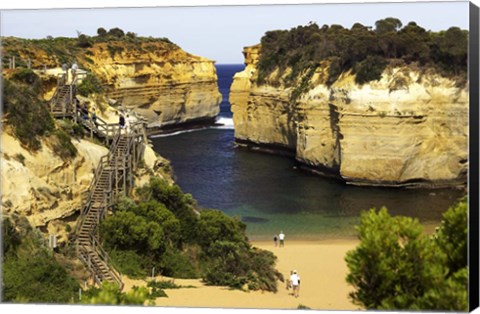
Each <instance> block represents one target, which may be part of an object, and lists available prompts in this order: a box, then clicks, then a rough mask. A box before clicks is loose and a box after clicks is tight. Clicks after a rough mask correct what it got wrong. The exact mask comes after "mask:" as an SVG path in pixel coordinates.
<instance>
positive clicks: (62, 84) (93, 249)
mask: <svg viewBox="0 0 480 314" xmlns="http://www.w3.org/2000/svg"><path fill="white" fill-rule="evenodd" d="M77 79H78V77H74V78H73V80H72V81H71V82H70V84H68V83H69V82H68V77H67V76H66V75H65V74H60V75H59V76H58V81H57V90H56V91H55V93H54V96H53V97H52V100H51V101H50V106H51V107H50V108H51V110H52V113H54V112H57V113H61V115H60V116H61V117H63V118H65V117H67V116H69V117H72V118H74V119H75V121H76V122H80V123H81V124H82V125H84V126H85V127H86V128H87V129H89V130H90V133H91V135H92V136H93V133H95V134H96V135H97V136H99V137H103V138H104V140H105V143H106V144H110V147H109V151H108V154H107V155H105V156H103V157H101V158H100V161H99V164H98V166H97V168H96V169H95V171H94V174H93V179H92V181H91V183H90V185H89V187H88V190H87V194H86V197H85V200H84V202H83V204H82V205H83V206H82V210H81V213H80V218H79V222H78V223H77V226H76V230H75V234H76V235H77V236H80V237H79V238H78V239H77V253H78V257H79V258H80V260H82V262H83V263H84V264H85V265H86V266H87V268H88V270H89V271H90V272H91V273H92V276H93V279H94V281H95V283H97V284H99V285H101V283H102V281H103V280H112V279H113V280H114V281H115V282H117V283H118V284H119V287H120V289H122V288H123V283H122V280H121V274H120V273H119V272H118V271H116V270H115V269H114V268H113V267H112V266H110V264H111V260H110V257H109V256H108V254H107V252H105V250H104V249H103V248H102V247H101V245H100V243H99V240H98V234H97V231H98V226H99V223H100V221H101V220H103V219H104V217H105V215H106V212H107V210H108V209H110V208H112V206H113V205H114V203H115V201H116V200H117V199H118V196H119V194H120V193H124V194H127V195H128V194H129V189H130V188H131V187H133V170H134V169H135V168H136V167H137V165H138V163H139V161H140V158H141V156H142V155H143V152H144V150H145V145H146V143H147V137H146V131H145V121H137V122H133V123H131V125H130V127H129V129H128V130H122V129H120V127H119V125H118V124H117V123H107V122H106V121H105V120H103V119H101V118H99V117H96V119H95V120H94V119H93V118H92V117H91V116H89V112H88V110H86V109H84V108H80V107H78V106H77V102H76V101H75V99H74V95H75V94H76V83H77ZM55 110H56V111H55ZM120 144H121V145H122V147H120ZM100 180H102V183H103V182H106V183H107V184H106V185H102V186H99V183H100ZM95 193H103V196H102V197H101V198H100V199H94V196H95V197H98V196H96V194H95ZM97 195H98V194H97ZM96 202H98V203H96ZM94 205H95V207H93V206H94ZM92 208H95V211H92ZM87 218H89V220H88V225H87V224H86V223H87V221H86V219H87ZM87 228H88V229H87ZM87 234H88V237H87V236H86V235H87ZM92 258H95V259H97V258H98V260H100V262H101V264H104V266H105V267H106V269H102V268H101V265H97V264H96V263H95V262H94V263H92ZM102 267H103V266H102Z"/></svg>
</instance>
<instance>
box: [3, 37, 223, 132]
mask: <svg viewBox="0 0 480 314" xmlns="http://www.w3.org/2000/svg"><path fill="white" fill-rule="evenodd" d="M82 36H83V37H82ZM3 55H4V56H6V57H11V56H16V61H17V63H18V64H20V65H24V64H25V63H26V62H27V61H26V60H28V62H30V65H31V67H32V68H33V69H38V70H39V71H38V72H39V75H41V73H40V72H41V70H42V69H51V68H60V67H61V66H62V65H63V64H67V65H71V64H72V63H73V62H75V61H76V62H77V63H78V64H79V66H80V68H81V69H84V70H86V71H87V72H88V73H89V74H90V75H93V76H94V77H95V80H96V81H98V82H99V84H100V85H101V88H102V90H103V93H104V94H105V95H106V96H107V97H108V98H109V102H110V104H112V105H113V106H115V107H117V108H118V107H121V108H123V109H128V110H131V111H135V112H136V113H138V114H140V115H142V116H143V117H144V118H145V119H147V121H148V127H149V129H150V130H151V131H155V130H156V131H158V130H162V129H168V128H172V127H179V126H180V127H181V126H182V125H186V126H188V125H191V124H195V123H213V122H214V121H215V118H216V116H217V115H218V113H219V110H220V109H219V104H220V102H221V100H222V96H221V94H220V92H219V90H218V85H217V75H216V70H215V66H214V64H215V62H214V61H213V60H209V59H206V58H203V57H199V56H195V55H192V54H190V53H187V52H185V51H184V50H182V49H181V48H180V47H178V46H177V45H175V44H173V43H171V42H170V41H169V40H168V39H165V38H161V39H155V38H142V37H135V38H129V37H127V36H123V37H121V38H115V37H112V36H110V37H100V36H96V37H88V36H85V35H80V37H79V38H78V39H77V38H53V39H50V40H46V39H43V40H23V39H18V38H13V37H9V38H4V39H3ZM44 72H47V71H44ZM43 86H44V90H43V92H44V97H45V98H46V99H49V97H51V95H52V94H53V91H54V90H55V87H56V78H55V77H53V76H51V75H46V76H45V77H44V84H43Z"/></svg>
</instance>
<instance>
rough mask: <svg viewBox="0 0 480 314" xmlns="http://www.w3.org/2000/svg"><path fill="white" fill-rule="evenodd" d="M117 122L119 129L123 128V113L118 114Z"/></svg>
mask: <svg viewBox="0 0 480 314" xmlns="http://www.w3.org/2000/svg"><path fill="white" fill-rule="evenodd" d="M118 124H119V125H120V128H121V129H124V128H125V117H124V116H123V114H120V117H119V118H118Z"/></svg>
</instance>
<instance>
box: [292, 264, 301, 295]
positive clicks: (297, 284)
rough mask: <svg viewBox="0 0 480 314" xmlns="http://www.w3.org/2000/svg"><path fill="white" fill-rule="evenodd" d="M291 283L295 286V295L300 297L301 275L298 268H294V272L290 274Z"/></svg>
mask: <svg viewBox="0 0 480 314" xmlns="http://www.w3.org/2000/svg"><path fill="white" fill-rule="evenodd" d="M290 285H291V286H292V288H293V296H294V297H295V298H298V296H299V291H300V276H299V275H298V274H297V271H296V270H294V271H293V274H292V275H291V276H290Z"/></svg>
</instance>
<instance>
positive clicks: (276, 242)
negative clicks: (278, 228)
mask: <svg viewBox="0 0 480 314" xmlns="http://www.w3.org/2000/svg"><path fill="white" fill-rule="evenodd" d="M273 244H274V245H275V247H276V246H277V245H278V237H277V235H274V236H273Z"/></svg>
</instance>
